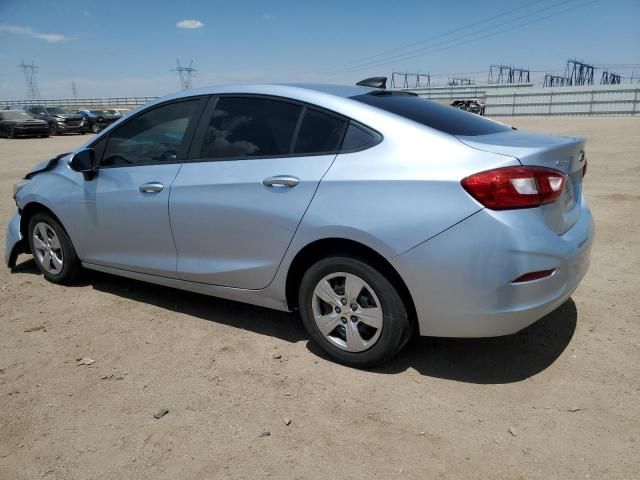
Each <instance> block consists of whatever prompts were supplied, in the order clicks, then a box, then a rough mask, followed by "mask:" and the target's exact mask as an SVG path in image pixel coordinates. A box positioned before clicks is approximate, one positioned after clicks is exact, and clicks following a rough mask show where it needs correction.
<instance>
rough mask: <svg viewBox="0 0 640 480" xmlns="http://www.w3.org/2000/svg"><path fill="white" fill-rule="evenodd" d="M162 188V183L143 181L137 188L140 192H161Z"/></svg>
mask: <svg viewBox="0 0 640 480" xmlns="http://www.w3.org/2000/svg"><path fill="white" fill-rule="evenodd" d="M162 189H164V185H162V184H161V183H160V182H148V183H143V184H142V185H140V188H139V190H140V191H141V192H142V193H158V192H161V191H162Z"/></svg>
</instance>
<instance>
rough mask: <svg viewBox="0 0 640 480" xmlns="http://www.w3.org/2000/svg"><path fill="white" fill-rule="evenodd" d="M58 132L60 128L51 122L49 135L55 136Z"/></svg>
mask: <svg viewBox="0 0 640 480" xmlns="http://www.w3.org/2000/svg"><path fill="white" fill-rule="evenodd" d="M57 134H58V129H57V128H56V126H55V125H54V124H53V123H50V124H49V136H50V137H55V136H56V135H57Z"/></svg>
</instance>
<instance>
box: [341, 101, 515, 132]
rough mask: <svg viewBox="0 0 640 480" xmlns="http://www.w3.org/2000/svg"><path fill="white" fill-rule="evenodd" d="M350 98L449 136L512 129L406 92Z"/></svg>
mask: <svg viewBox="0 0 640 480" xmlns="http://www.w3.org/2000/svg"><path fill="white" fill-rule="evenodd" d="M351 98H352V99H353V100H357V101H359V102H362V103H366V104H367V105H371V106H374V107H377V108H380V109H382V110H386V111H387V112H391V113H395V114H396V115H400V116H401V117H404V118H408V119H409V120H413V121H415V122H418V123H421V124H422V125H426V126H427V127H431V128H434V129H436V130H440V131H441V132H444V133H449V134H451V135H461V136H475V135H488V134H491V133H498V132H504V131H507V130H510V129H511V127H508V126H506V125H502V124H500V123H497V122H493V121H491V120H487V119H486V118H482V117H481V116H479V115H476V114H474V113H469V112H464V111H462V110H459V109H457V108H453V107H448V106H446V105H442V104H440V103H437V102H433V101H431V100H426V99H424V98H420V97H418V96H416V95H411V94H406V93H400V92H397V93H396V92H394V93H390V92H374V93H373V94H365V95H357V96H355V97H351Z"/></svg>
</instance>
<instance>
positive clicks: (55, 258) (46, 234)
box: [29, 213, 82, 284]
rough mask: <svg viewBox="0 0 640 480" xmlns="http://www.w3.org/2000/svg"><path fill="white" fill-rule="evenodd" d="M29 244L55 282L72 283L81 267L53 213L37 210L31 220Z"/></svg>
mask: <svg viewBox="0 0 640 480" xmlns="http://www.w3.org/2000/svg"><path fill="white" fill-rule="evenodd" d="M29 247H31V252H32V253H33V258H34V260H35V262H36V265H37V266H38V269H39V270H40V271H41V272H42V274H43V275H44V277H45V278H46V279H47V280H49V281H50V282H52V283H59V284H69V283H72V282H73V281H74V280H76V279H77V278H78V276H79V274H80V272H81V270H82V267H81V265H80V260H78V256H77V255H76V250H75V248H73V244H72V243H71V239H70V238H69V235H67V232H66V231H65V229H64V228H63V227H62V225H60V223H59V222H58V221H57V220H56V219H54V218H53V217H52V216H50V215H49V214H46V213H36V214H34V215H33V216H32V217H31V219H30V220H29Z"/></svg>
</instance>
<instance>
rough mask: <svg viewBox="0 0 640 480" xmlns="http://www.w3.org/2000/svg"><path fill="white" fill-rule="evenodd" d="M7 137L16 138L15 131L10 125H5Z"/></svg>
mask: <svg viewBox="0 0 640 480" xmlns="http://www.w3.org/2000/svg"><path fill="white" fill-rule="evenodd" d="M7 138H16V131H15V129H14V128H13V127H12V126H11V125H9V126H8V127H7Z"/></svg>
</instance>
